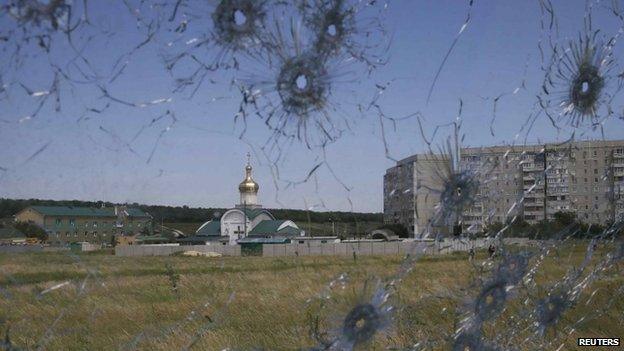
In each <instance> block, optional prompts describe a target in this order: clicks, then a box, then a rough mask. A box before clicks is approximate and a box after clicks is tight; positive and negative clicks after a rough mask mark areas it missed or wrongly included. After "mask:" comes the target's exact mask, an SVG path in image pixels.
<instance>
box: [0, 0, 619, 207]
mask: <svg viewBox="0 0 624 351" xmlns="http://www.w3.org/2000/svg"><path fill="white" fill-rule="evenodd" d="M553 5H554V8H555V14H556V16H557V20H558V24H559V28H558V36H557V39H558V40H560V41H564V40H566V39H572V38H574V37H575V36H577V35H578V33H579V32H580V31H581V30H582V29H583V17H584V16H585V15H586V6H585V2H584V1H554V2H553ZM89 10H90V12H89V14H90V17H91V20H92V22H93V23H94V25H93V28H89V29H88V30H87V31H88V32H89V33H96V34H97V35H96V37H95V39H94V40H92V41H91V42H89V43H88V44H86V46H84V47H83V51H82V52H83V53H84V56H85V57H88V58H89V61H90V62H91V66H92V67H94V69H95V70H96V71H97V72H98V74H99V75H101V76H102V77H104V76H106V75H107V74H110V67H112V65H113V63H114V62H115V60H116V59H117V58H118V57H119V56H120V55H122V54H123V53H125V52H127V51H129V50H130V49H131V48H132V47H133V46H135V45H137V43H139V42H141V41H142V40H143V39H144V38H145V35H144V32H143V31H142V30H141V29H138V30H137V26H136V23H135V20H134V19H133V17H132V16H131V15H130V14H129V12H128V10H127V9H126V8H125V7H124V6H123V5H122V2H121V1H119V2H117V1H110V2H108V1H107V2H93V1H92V2H90V9H89ZM467 11H468V3H467V2H463V1H409V0H396V1H390V2H389V6H388V9H387V11H386V13H385V21H384V22H385V23H386V28H387V29H388V30H389V32H390V33H391V42H390V46H389V51H388V53H387V55H388V58H389V59H388V63H387V64H386V65H384V66H382V67H380V68H378V69H377V70H376V71H375V72H373V74H372V75H371V76H370V77H368V76H365V75H358V76H357V81H356V82H352V84H345V86H344V87H343V86H342V85H341V84H336V87H335V90H336V93H335V94H336V95H335V101H336V104H337V105H338V106H339V109H340V110H341V111H342V113H344V114H345V115H346V116H347V118H348V119H349V120H351V122H352V129H351V130H350V131H349V132H347V133H346V134H344V135H343V136H342V138H340V139H339V140H338V141H337V142H336V143H334V144H332V145H330V146H328V147H327V148H326V150H325V155H326V159H327V162H328V164H329V165H330V166H331V169H332V170H333V173H332V172H331V171H330V170H329V169H328V168H327V167H321V168H319V170H318V172H316V173H315V175H316V176H315V177H313V178H312V179H311V180H310V181H309V182H307V183H303V184H299V185H297V186H287V184H286V183H285V182H283V181H282V180H280V179H293V180H300V179H305V178H306V176H307V174H308V172H309V170H310V169H311V168H312V167H314V165H316V164H317V163H318V162H319V159H320V158H319V157H320V156H319V155H321V154H322V153H321V152H320V151H319V150H312V151H309V150H306V149H305V148H304V147H302V146H301V145H298V144H297V143H294V144H292V145H290V146H289V147H288V152H287V154H286V157H285V158H284V159H283V160H282V161H280V163H279V165H278V166H279V167H278V169H279V174H280V179H277V180H276V179H275V176H274V173H273V174H272V172H271V167H269V165H268V164H267V162H266V161H265V160H263V159H262V158H261V157H260V158H258V157H255V158H254V159H253V163H254V166H255V170H254V177H255V178H256V180H257V181H258V182H259V183H260V186H261V189H260V194H259V198H260V200H261V202H262V203H263V204H264V205H265V206H267V207H287V208H314V209H317V210H355V211H382V181H383V174H384V172H385V169H386V168H388V167H390V166H392V164H393V161H392V160H391V159H389V158H387V157H386V154H385V152H384V143H383V140H382V137H381V132H380V124H379V119H378V116H377V115H376V114H375V113H372V112H369V113H365V114H364V115H362V116H359V115H357V114H356V113H355V104H354V103H353V102H352V101H360V102H366V101H368V100H370V97H371V96H373V94H374V93H375V92H376V89H375V83H388V82H391V84H390V85H389V87H388V89H387V90H386V91H385V92H384V94H383V96H382V97H381V98H380V100H379V103H380V106H381V107H382V108H383V110H384V112H385V113H386V114H387V115H389V116H396V117H399V116H405V115H409V114H413V113H416V112H420V113H421V114H422V116H423V121H424V125H425V129H426V130H427V133H431V132H432V131H433V129H434V127H435V126H437V125H443V124H446V123H449V122H451V121H453V120H454V119H455V118H456V117H457V111H458V106H459V101H460V99H461V101H463V112H462V116H461V118H462V132H463V134H465V142H464V143H465V144H466V145H469V146H482V145H489V144H501V143H516V144H518V143H523V142H524V138H525V134H526V133H524V132H521V127H522V125H523V124H524V122H525V121H526V119H527V118H528V116H529V114H530V113H531V111H532V108H533V106H534V104H535V102H536V95H537V94H540V91H541V83H542V80H543V77H544V73H543V71H542V70H540V66H541V64H542V61H541V57H540V52H539V50H538V41H539V40H540V38H543V37H544V33H542V31H541V29H540V15H541V13H540V8H539V3H538V1H476V2H475V4H474V6H473V8H472V12H471V14H472V19H471V22H470V23H469V25H468V27H467V28H466V30H465V31H464V33H463V34H462V36H461V37H460V39H459V42H458V43H457V45H456V47H455V49H454V51H453V52H452V53H451V56H450V57H449V59H448V61H447V62H446V65H445V66H444V68H443V70H442V72H441V75H440V78H439V80H438V82H437V84H436V88H435V90H434V92H433V94H432V98H431V100H430V101H429V103H427V92H428V90H429V87H430V85H431V83H432V81H433V78H434V75H435V72H436V70H437V69H438V66H439V65H440V63H441V61H442V58H443V57H444V54H445V53H446V51H447V50H448V48H449V46H450V45H451V43H452V41H453V39H454V37H455V35H456V34H457V32H458V30H459V28H460V27H461V26H462V24H463V23H464V20H465V18H466V14H467ZM592 20H593V25H594V28H595V29H600V30H601V32H602V33H604V34H605V35H606V36H612V35H613V34H615V33H616V32H617V30H618V28H619V26H620V25H621V23H618V21H617V19H616V18H615V16H613V15H612V14H611V13H610V11H609V10H608V9H606V8H604V7H603V5H602V4H598V5H595V8H594V9H593V10H592ZM190 23H191V24H190V27H191V28H190V30H189V31H188V33H187V34H185V35H187V36H188V38H192V37H193V36H194V35H197V33H200V32H201V31H202V30H203V28H204V27H202V26H203V25H206V23H208V25H209V23H210V22H209V19H203V20H202V19H201V18H200V19H199V20H195V21H193V22H190ZM0 25H2V27H1V28H0V29H2V31H5V30H8V29H10V28H11V26H14V22H12V20H11V19H10V18H7V17H6V16H5V17H3V18H1V19H0ZM102 28H108V29H107V31H106V32H105V33H103V31H102ZM167 38H168V37H167V35H165V34H163V35H162V36H160V35H157V36H156V37H155V40H154V41H153V42H151V43H149V45H146V46H145V47H142V48H141V50H139V51H137V52H136V53H134V54H133V55H132V56H131V57H130V61H129V63H128V66H127V68H126V70H125V71H124V74H123V75H122V76H120V78H119V79H117V80H115V81H114V82H113V83H109V82H108V80H106V79H102V81H101V82H102V84H104V85H105V86H106V88H107V89H108V90H109V92H110V93H111V94H112V95H114V96H116V97H119V98H122V99H123V100H126V101H152V100H155V99H160V98H171V102H169V103H163V104H157V105H153V106H147V107H143V108H141V107H129V106H125V105H122V104H117V103H111V105H110V107H109V108H108V109H106V110H105V111H104V112H103V113H101V114H95V113H86V114H85V111H86V109H87V108H89V107H94V108H102V107H104V106H105V105H106V104H107V103H108V102H109V100H107V99H104V98H102V96H101V93H100V92H99V90H97V89H96V88H94V87H93V85H89V84H79V83H71V84H70V83H68V82H65V81H62V82H61V110H60V111H59V112H57V111H55V110H54V104H53V103H52V101H51V100H50V101H48V103H47V104H46V105H45V107H44V108H43V109H42V110H41V112H40V113H39V114H38V115H37V116H35V117H33V118H31V119H24V117H26V116H29V115H30V114H32V111H33V110H34V104H35V103H36V102H37V101H38V100H37V99H38V98H35V97H31V96H28V95H26V94H25V93H24V90H23V89H22V88H20V86H19V85H18V84H17V82H20V83H23V84H24V85H26V86H28V88H30V89H31V90H33V91H40V90H46V89H48V87H49V85H50V82H51V79H52V76H53V75H52V73H51V69H50V65H49V62H54V63H62V64H67V62H71V60H72V59H74V58H75V56H76V55H75V54H74V53H73V52H72V50H70V49H69V48H68V46H67V44H66V43H64V38H63V37H61V36H56V37H55V41H54V42H53V50H52V52H51V53H50V54H45V53H42V52H41V50H40V49H37V48H33V47H32V46H29V47H27V48H26V49H25V50H24V51H23V52H22V54H23V55H25V59H24V63H23V64H22V65H21V66H20V67H18V68H16V67H15V66H12V65H9V64H8V63H5V65H4V67H3V68H2V70H1V71H0V72H1V73H2V77H3V80H4V83H5V84H6V83H7V82H11V83H13V84H10V86H9V88H8V93H7V94H5V95H4V96H3V97H2V99H1V100H0V167H2V168H3V169H6V170H4V171H2V170H0V196H1V197H19V198H30V197H37V198H52V199H82V200H107V201H114V202H140V203H149V204H167V205H188V206H201V207H216V206H219V207H227V206H232V205H233V204H234V203H236V202H237V200H238V194H237V185H238V183H239V182H240V181H241V180H242V178H243V166H244V163H245V159H246V158H245V154H246V153H247V152H249V151H251V152H257V151H258V145H261V144H262V143H263V141H264V140H266V137H267V135H268V131H267V130H266V128H265V126H264V123H263V122H262V121H259V120H257V119H253V118H252V117H250V118H249V120H248V129H247V133H246V134H245V137H244V140H240V139H239V138H238V135H239V132H240V127H241V126H240V124H239V125H238V126H235V125H234V115H235V114H236V112H237V111H238V107H239V104H240V94H239V93H238V91H237V90H236V89H232V88H231V86H230V84H229V80H230V79H231V78H232V77H233V76H234V77H235V76H236V75H237V74H242V73H241V72H236V71H226V72H221V71H219V72H215V73H213V74H211V75H210V76H209V78H210V79H212V80H214V81H215V83H213V84H212V83H211V84H205V85H203V86H202V88H200V90H198V92H197V94H196V95H195V96H194V97H193V98H188V94H174V93H172V86H173V85H172V77H171V76H170V75H169V74H168V72H167V71H166V70H165V69H164V68H163V66H164V64H163V58H162V56H163V53H165V52H166V50H167V47H166V43H167V40H168V39H167ZM79 39H80V38H78V39H77V42H80V40H79ZM0 45H8V44H2V43H0ZM547 54H548V52H547ZM614 54H615V57H616V59H617V60H618V63H621V60H620V58H622V57H624V56H623V55H622V50H621V46H620V43H617V44H616V46H615V49H614ZM3 60H4V61H3V62H8V61H7V55H6V52H4V54H3ZM62 67H69V66H62ZM262 69H263V67H261V66H254V65H250V66H248V67H246V68H245V70H246V71H248V72H261V71H262ZM619 71H621V68H620V67H619V66H618V67H617V69H616V71H615V72H616V73H619ZM74 73H75V72H74ZM523 81H524V86H525V87H526V88H525V89H521V90H520V91H518V93H516V94H513V95H506V96H504V97H503V98H501V100H499V103H498V110H497V118H496V120H495V122H494V124H493V130H494V135H493V136H492V135H491V133H490V121H491V119H492V108H493V103H492V99H493V98H494V97H496V96H498V95H500V94H502V93H507V92H512V91H514V89H516V88H517V87H519V86H520V84H521V83H522V82H523ZM340 89H344V90H343V91H341V90H340ZM620 100H621V99H620ZM618 102H621V101H618V98H616V99H615V100H614V102H613V106H614V108H615V109H616V112H618V111H619V112H620V113H621V111H622V108H621V106H622V105H621V104H618ZM167 110H169V111H173V113H174V114H175V116H176V118H177V122H176V123H175V124H172V123H171V119H170V118H163V119H161V120H158V121H156V122H154V123H153V125H151V126H149V127H148V128H145V129H144V130H143V132H142V133H140V134H139V136H138V137H137V138H136V139H135V140H134V141H132V142H130V141H131V140H133V138H134V137H135V135H136V134H137V132H138V131H139V130H141V129H142V127H144V126H148V125H150V123H151V121H152V120H153V119H154V118H156V117H158V116H159V115H161V114H163V113H164V112H165V111H167ZM81 116H83V118H82V119H81V118H80V117H81ZM397 126H398V128H397V129H396V131H395V130H393V129H392V128H391V125H390V124H388V123H386V124H385V130H386V140H387V142H388V146H389V153H390V156H391V157H394V158H397V159H400V158H403V157H407V156H409V155H411V154H413V153H417V152H423V151H426V150H427V149H426V144H425V143H424V142H423V140H422V137H421V134H420V132H419V128H418V124H417V123H416V120H415V119H408V120H405V121H402V122H400V123H398V125H397ZM167 127H170V129H169V130H168V131H166V132H164V133H163V132H162V131H163V130H165V129H166V128H167ZM603 129H604V137H605V138H607V139H614V138H622V136H624V121H622V120H619V119H617V118H612V119H610V120H607V121H606V122H605V123H604V128H603ZM572 131H573V130H572V129H571V128H569V127H568V128H563V129H561V130H557V129H556V128H554V127H553V126H552V124H551V123H550V121H549V120H548V119H547V118H546V117H544V116H541V117H539V118H538V119H537V120H536V122H535V125H534V128H533V129H532V131H531V133H530V134H529V135H528V136H527V141H528V142H544V141H548V142H550V141H557V140H565V139H567V138H568V137H569V136H570V134H571V132H572ZM580 134H583V136H582V138H602V137H603V134H602V132H601V131H592V130H586V129H581V130H579V131H577V135H580ZM159 135H162V136H161V137H160V138H159ZM447 135H448V130H446V129H441V130H440V131H439V138H437V139H436V142H437V143H441V142H443V138H445V137H446V136H447ZM155 145H156V146H155ZM44 146H46V147H45V148H44V150H43V151H42V152H41V153H39V154H37V155H36V156H34V157H32V158H31V156H32V155H33V154H35V153H36V152H37V151H38V150H40V149H41V148H43V147H44ZM154 147H155V148H154ZM152 150H154V154H153V157H152V158H151V159H150V158H149V157H150V154H151V153H152ZM254 155H256V156H257V155H258V154H257V153H256V154H254ZM148 159H150V161H149V162H147V161H148ZM343 184H344V185H346V186H347V187H348V188H349V189H350V191H347V190H345V188H344V186H343Z"/></svg>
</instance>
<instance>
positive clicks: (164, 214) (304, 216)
mask: <svg viewBox="0 0 624 351" xmlns="http://www.w3.org/2000/svg"><path fill="white" fill-rule="evenodd" d="M34 205H43V206H84V207H101V206H102V205H104V206H107V207H108V206H115V205H126V206H130V207H138V208H140V209H142V210H143V211H146V212H148V213H149V214H151V215H152V216H153V217H154V219H155V220H157V221H161V220H162V221H163V222H167V223H188V222H204V221H206V220H209V219H212V218H213V217H214V216H215V215H216V214H218V215H221V214H223V213H224V212H225V211H226V210H227V209H226V208H210V207H209V208H197V207H196V208H193V207H188V206H159V205H142V204H138V203H132V204H115V203H111V202H102V201H79V200H60V201H58V200H40V199H5V198H0V218H4V217H11V216H13V215H15V214H16V213H17V212H19V211H21V210H23V209H24V208H26V207H28V206H34ZM268 210H269V211H271V213H273V215H275V217H277V218H284V219H286V218H287V219H291V220H293V221H295V222H298V223H300V222H307V223H327V222H331V221H333V222H337V223H357V222H382V221H383V219H382V214H381V213H360V212H341V211H332V212H316V211H305V210H291V209H268Z"/></svg>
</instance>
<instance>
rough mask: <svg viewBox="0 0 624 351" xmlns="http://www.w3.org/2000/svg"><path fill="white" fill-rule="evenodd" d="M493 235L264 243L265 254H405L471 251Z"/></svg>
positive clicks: (507, 242) (520, 241)
mask: <svg viewBox="0 0 624 351" xmlns="http://www.w3.org/2000/svg"><path fill="white" fill-rule="evenodd" d="M491 243H493V244H494V245H495V246H499V245H497V243H496V242H494V240H492V239H477V240H474V241H460V240H447V241H440V242H423V243H418V242H400V241H395V242H358V243H325V244H322V243H319V242H314V243H312V242H311V243H305V244H272V245H262V256H267V257H278V256H340V255H353V254H354V253H355V254H356V255H358V256H362V255H405V254H407V253H416V252H424V254H426V255H438V254H449V253H452V252H456V251H463V252H466V251H469V250H470V249H471V248H475V249H486V248H487V247H488V246H489V245H490V244H491ZM530 244H531V243H530V241H529V240H528V239H526V238H508V239H505V245H520V246H527V245H530Z"/></svg>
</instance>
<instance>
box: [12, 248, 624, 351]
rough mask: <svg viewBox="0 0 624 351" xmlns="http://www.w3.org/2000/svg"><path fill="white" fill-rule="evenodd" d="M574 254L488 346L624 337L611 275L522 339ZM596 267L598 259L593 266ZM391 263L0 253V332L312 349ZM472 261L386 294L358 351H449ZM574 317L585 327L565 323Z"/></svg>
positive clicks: (545, 268)
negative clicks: (385, 312) (340, 280)
mask: <svg viewBox="0 0 624 351" xmlns="http://www.w3.org/2000/svg"><path fill="white" fill-rule="evenodd" d="M583 252H584V246H581V245H579V246H578V247H568V248H566V249H565V250H562V251H559V252H556V253H554V254H552V255H551V256H550V257H548V258H547V259H546V260H545V261H544V262H543V263H542V264H541V265H540V266H539V267H538V269H537V272H538V273H537V274H536V276H535V282H536V283H537V285H538V286H539V287H540V288H535V287H532V284H526V286H524V285H523V287H521V288H519V289H517V290H518V291H516V292H514V293H512V294H510V302H509V303H508V308H507V309H506V310H505V311H504V312H503V314H502V315H501V316H500V317H498V318H497V319H495V320H492V321H489V322H488V323H487V324H486V326H485V335H486V336H487V338H488V339H493V338H494V337H497V338H499V339H498V340H506V341H514V340H516V341H517V342H515V343H514V345H515V347H517V348H518V349H522V350H536V349H544V350H551V349H552V350H554V349H556V348H557V347H559V346H560V345H561V344H562V343H565V346H564V347H563V348H562V349H561V350H572V349H575V345H576V338H577V337H579V336H583V337H588V336H592V337H597V336H602V337H623V336H624V323H623V320H622V314H623V312H624V302H623V300H622V294H621V293H622V292H621V291H616V289H618V288H619V287H621V286H622V285H623V283H624V278H622V275H621V273H622V270H621V266H620V267H611V268H609V269H608V270H606V271H604V272H602V273H601V279H600V280H599V281H597V282H595V283H593V284H592V285H591V286H589V287H588V288H587V289H585V290H584V291H583V294H582V295H581V296H580V298H579V300H578V301H577V303H576V304H575V305H574V306H573V307H572V308H570V309H569V310H566V311H565V313H564V314H563V316H562V319H561V320H560V321H559V322H558V323H557V325H555V328H552V329H549V330H547V332H546V335H545V336H544V338H541V337H539V336H536V335H534V334H532V332H533V329H534V328H532V327H531V323H532V320H531V319H530V318H526V316H528V313H529V312H530V311H531V310H532V309H534V307H535V301H536V299H537V298H538V295H543V294H544V293H545V288H547V287H549V286H550V285H551V284H553V283H554V282H556V281H558V280H560V279H561V278H562V277H563V276H564V275H565V273H566V272H567V271H568V269H569V268H571V267H572V266H578V265H579V264H580V262H581V261H582V259H583ZM602 257H604V252H598V254H596V255H595V258H594V260H593V261H592V264H595V262H598V261H599V260H600V259H601V258H602ZM402 262H403V260H402V258H400V257H391V256H385V257H381V256H379V257H359V258H357V259H356V260H354V259H353V258H352V257H293V258H272V259H271V258H261V257H242V258H203V257H178V256H172V257H143V258H121V257H115V256H112V255H110V253H109V254H104V253H96V254H78V255H71V254H57V253H54V254H52V253H45V254H21V255H0V287H1V289H0V296H2V298H1V299H0V323H1V324H0V327H1V329H0V331H2V332H3V333H7V334H6V335H8V336H9V337H10V340H11V342H12V343H13V344H14V345H15V346H17V347H19V348H21V349H43V350H113V349H121V350H131V349H141V350H176V349H194V350H223V349H226V348H228V349H231V350H259V349H262V350H297V349H301V348H305V347H311V346H314V344H315V342H314V340H312V338H311V337H310V330H315V329H319V330H320V331H327V332H329V333H330V334H331V333H332V332H339V331H340V330H341V328H340V326H341V321H342V320H343V319H344V316H345V315H346V314H347V313H348V310H349V309H350V308H352V306H354V305H356V304H357V303H358V301H362V299H363V298H364V299H365V298H366V295H362V294H364V292H367V291H370V290H371V289H373V288H374V287H375V284H374V283H373V282H374V281H375V280H374V277H382V278H387V277H389V276H393V275H395V274H396V272H397V271H398V269H399V266H400V264H401V263H402ZM481 263H487V260H485V257H484V256H483V255H482V254H481V253H479V255H478V257H477V264H476V265H471V264H469V262H468V260H467V257H466V256H464V255H449V256H443V257H436V258H429V257H425V258H421V259H419V260H418V261H417V262H416V263H415V265H414V269H413V270H411V271H410V272H409V273H408V274H407V275H406V276H405V278H404V280H403V281H402V282H401V283H400V284H397V288H396V290H395V291H394V293H393V294H392V297H391V303H392V305H393V306H395V310H394V313H393V315H392V318H393V319H392V323H390V324H389V325H388V326H387V328H384V329H383V330H382V331H381V332H380V333H378V334H377V336H376V338H375V341H374V343H373V344H368V345H366V346H364V347H361V348H360V349H362V350H381V349H386V348H387V347H395V348H396V349H405V348H406V347H408V346H410V345H414V344H416V343H418V342H420V343H424V344H426V345H428V348H427V349H433V350H444V349H451V345H452V335H453V331H454V330H455V329H456V327H457V325H458V324H457V323H458V322H459V320H460V319H461V318H462V313H463V312H464V311H466V310H469V309H470V301H472V300H473V299H474V297H475V296H476V295H477V294H478V292H479V288H478V283H477V281H478V278H479V277H487V276H488V274H489V273H488V272H487V270H488V268H487V267H488V265H487V264H486V265H483V264H481ZM483 270H485V272H483ZM342 273H347V275H348V277H349V282H348V284H346V285H344V289H342V288H334V289H329V283H330V282H331V281H332V280H333V279H335V278H336V277H338V276H339V275H340V274H342ZM59 284H61V286H60V287H58V286H59ZM63 284H64V285H63ZM55 286H56V287H58V288H56V289H54V290H46V289H50V288H53V287H55ZM365 287H366V288H365ZM328 290H332V291H331V293H330V294H329V295H328V296H329V298H328V299H321V298H320V297H321V296H322V294H323V292H324V291H328ZM594 292H595V293H594ZM525 301H528V302H526V304H525ZM609 302H611V303H613V305H611V306H610V308H609V309H607V310H604V311H603V310H601V309H602V308H603V307H604V306H607V304H608V303H609ZM596 311H600V313H597V312H596ZM603 312H604V313H603ZM519 316H520V317H519ZM581 317H586V320H585V321H582V322H580V323H578V324H574V323H575V322H576V321H578V320H579V319H580V318H581ZM573 324H574V330H573V331H570V330H569V329H568V328H567V327H566V326H570V325H573ZM527 336H528V337H529V341H528V342H525V343H522V342H521V340H524V339H525V337H527Z"/></svg>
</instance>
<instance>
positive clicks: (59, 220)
mask: <svg viewBox="0 0 624 351" xmlns="http://www.w3.org/2000/svg"><path fill="white" fill-rule="evenodd" d="M54 224H56V225H57V226H60V225H61V224H63V220H61V219H60V218H57V219H56V221H54Z"/></svg>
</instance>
